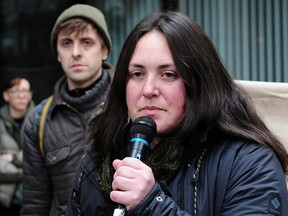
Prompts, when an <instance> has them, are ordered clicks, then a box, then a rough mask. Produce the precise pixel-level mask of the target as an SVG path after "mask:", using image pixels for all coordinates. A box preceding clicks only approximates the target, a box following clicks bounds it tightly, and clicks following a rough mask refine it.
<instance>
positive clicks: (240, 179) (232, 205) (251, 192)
mask: <svg viewBox="0 0 288 216" xmlns="http://www.w3.org/2000/svg"><path fill="white" fill-rule="evenodd" d="M232 161H233V160H230V163H232ZM221 215H223V216H226V215H227V216H228V215H283V216H284V215H288V192H287V186H286V182H285V176H284V173H283V169H282V167H281V164H280V162H279V161H278V159H277V157H276V155H275V154H274V152H273V151H271V150H269V149H268V148H266V147H264V146H262V147H259V148H251V149H250V150H249V151H245V152H244V151H243V152H240V153H239V154H238V156H237V158H235V160H234V162H233V163H232V169H231V173H230V178H229V182H228V184H227V188H226V194H225V198H224V200H223V204H222V209H221Z"/></svg>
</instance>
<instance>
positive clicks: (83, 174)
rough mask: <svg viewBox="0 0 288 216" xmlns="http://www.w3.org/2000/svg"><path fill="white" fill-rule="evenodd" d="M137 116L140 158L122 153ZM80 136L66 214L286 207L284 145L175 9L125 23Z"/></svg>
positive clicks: (243, 211) (269, 211) (274, 211)
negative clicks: (112, 65) (147, 125)
mask: <svg viewBox="0 0 288 216" xmlns="http://www.w3.org/2000/svg"><path fill="white" fill-rule="evenodd" d="M141 116H148V117H151V118H152V119H153V120H154V121H155V123H156V125H157V133H156V135H155V138H154V139H153V141H152V142H151V144H150V146H149V149H148V153H147V158H146V159H144V160H143V161H141V160H138V159H136V158H132V157H127V155H128V152H129V148H130V136H129V130H130V128H131V124H132V123H133V122H134V121H135V119H137V118H138V117H141ZM89 135H90V136H89V139H88V140H89V141H88V142H89V144H90V145H91V148H90V150H89V152H88V153H87V154H86V155H85V156H84V157H83V158H82V161H81V165H80V169H79V172H78V175H77V177H76V179H75V184H74V188H73V191H72V193H71V196H70V200H69V207H68V212H69V214H71V215H77V214H79V215H111V214H112V213H113V211H114V209H115V208H116V207H117V206H118V204H121V205H122V206H125V211H126V213H127V215H141V216H144V215H155V216H156V215H157V216H158V215H205V216H208V215H229V216H230V215H288V195H287V188H286V182H285V173H287V158H288V155H287V152H286V150H285V148H284V147H283V145H282V144H281V143H280V142H279V141H278V140H277V138H276V137H275V136H274V135H273V134H272V133H271V132H270V131H269V130H268V128H267V127H266V126H265V124H264V123H263V121H262V120H261V119H260V118H259V116H258V115H257V114H256V112H255V110H254V108H253V106H252V102H251V101H250V99H249V97H248V95H247V94H246V93H245V92H244V90H242V89H241V88H240V87H239V86H238V85H236V84H235V82H234V81H233V79H232V77H231V76H230V75H229V73H228V72H227V70H226V69H225V67H224V65H223V64H222V62H221V60H220V58H219V56H218V54H217V51H216V49H215V48H214V46H213V44H212V43H211V41H210V39H209V38H208V37H207V36H206V34H205V33H204V31H203V30H202V29H201V28H200V27H199V26H198V25H197V24H196V23H195V22H194V21H192V20H191V19H190V18H189V17H187V16H185V15H183V14H181V13H178V12H171V11H168V12H161V13H160V12H159V13H158V12H155V13H151V14H150V15H148V16H146V17H145V18H144V19H143V20H141V21H140V22H139V23H138V24H137V25H136V27H135V28H134V29H133V30H132V32H131V33H130V35H129V36H128V38H127V40H126V42H125V44H124V46H123V49H122V51H121V53H120V57H119V60H118V64H117V68H116V71H115V76H114V80H113V83H112V86H111V90H110V93H109V96H108V100H107V103H106V105H105V109H104V111H103V113H102V115H101V116H100V117H99V118H97V119H94V122H93V125H92V126H91V130H90V134H89ZM117 203H118V204H117ZM114 215H116V214H114Z"/></svg>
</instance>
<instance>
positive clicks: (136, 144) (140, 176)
mask: <svg viewBox="0 0 288 216" xmlns="http://www.w3.org/2000/svg"><path fill="white" fill-rule="evenodd" d="M156 132H157V129H156V123H155V121H154V120H153V119H152V118H150V117H148V116H142V117H139V118H137V119H135V121H134V122H133V124H132V126H131V129H130V135H131V146H130V150H129V154H128V157H127V158H124V159H123V160H122V161H120V160H115V161H114V162H113V166H114V168H115V174H114V181H113V183H112V188H113V191H112V192H111V194H110V197H111V199H112V200H113V201H116V202H117V200H118V201H119V202H120V201H121V203H125V204H126V205H127V206H128V208H130V207H133V206H135V205H137V204H138V203H139V202H140V201H141V200H142V199H143V198H144V197H145V196H146V195H147V193H148V192H149V191H150V190H151V188H152V187H153V186H154V184H155V179H154V176H153V173H152V170H151V169H150V167H148V166H147V165H145V164H143V163H142V162H141V161H140V160H142V159H143V158H144V157H145V156H146V152H147V149H148V147H149V144H150V142H151V141H152V140H153V138H154V136H155V134H156ZM136 159H137V160H136ZM125 211H126V207H125V205H122V204H119V205H118V206H117V208H116V209H115V210H114V214H113V216H123V215H124V214H125Z"/></svg>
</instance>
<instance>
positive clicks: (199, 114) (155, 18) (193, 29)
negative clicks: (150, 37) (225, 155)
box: [89, 11, 288, 172]
mask: <svg viewBox="0 0 288 216" xmlns="http://www.w3.org/2000/svg"><path fill="white" fill-rule="evenodd" d="M155 29H156V30H157V31H159V32H161V33H163V35H164V36H165V37H166V39H167V42H168V45H169V48H170V50H171V53H172V56H173V59H174V62H175V64H176V67H177V71H178V73H179V75H180V76H181V78H182V79H183V80H184V82H185V86H186V94H187V103H186V111H185V113H186V114H185V118H184V119H183V121H182V122H181V125H180V127H179V130H178V133H179V134H180V135H181V136H183V137H186V136H189V134H190V135H191V134H193V133H195V131H196V130H197V129H199V128H208V127H210V128H215V129H216V130H218V131H220V132H221V133H223V134H224V135H226V136H230V137H238V138H243V139H245V140H250V141H253V142H258V143H260V144H263V145H265V146H268V147H269V148H271V149H273V150H274V152H275V153H276V155H277V157H278V159H279V161H280V162H281V165H282V167H283V170H284V171H285V172H287V158H288V155H287V151H286V150H285V148H284V147H283V145H282V144H281V143H280V142H279V141H278V140H277V138H276V137H275V136H274V135H273V134H272V133H271V132H270V131H269V130H268V128H267V127H266V126H265V124H264V123H263V121H262V120H261V119H260V118H259V116H258V115H257V114H256V112H255V110H254V107H253V106H252V105H251V104H252V103H251V101H250V100H249V97H248V95H247V94H246V93H245V92H244V91H243V90H242V89H241V88H240V87H238V85H236V84H235V82H234V80H233V79H232V77H231V76H230V75H229V73H228V72H227V70H226V68H225V67H224V65H223V63H222V61H221V59H220V57H219V55H218V53H217V51H216V49H215V48H214V45H213V44H212V42H211V41H210V39H209V38H208V37H207V35H206V34H205V33H204V31H203V30H202V29H201V28H200V27H199V26H198V25H197V24H196V23H195V22H194V21H192V20H191V19H190V18H189V17H187V16H186V15H183V14H181V13H178V12H172V11H168V12H161V13H160V12H159V13H158V12H155V13H152V14H150V15H148V16H146V17H145V18H144V19H143V20H141V21H140V22H139V23H138V24H137V25H136V27H135V28H134V29H133V30H132V31H131V33H130V34H129V36H128V38H127V39H126V42H125V44H124V46H123V48H122V51H121V53H120V56H119V60H118V64H117V67H116V71H115V76H114V80H113V83H112V86H111V90H110V93H109V96H108V99H107V102H106V105H105V109H104V111H103V114H102V115H101V116H100V117H99V119H98V122H97V124H95V125H94V126H93V129H92V130H91V131H90V140H89V141H90V142H91V143H92V144H93V146H92V151H93V152H94V155H97V157H98V158H101V157H102V156H103V155H104V154H105V153H106V152H109V151H110V150H111V148H113V145H115V144H116V143H117V142H119V141H121V139H122V138H123V134H125V133H126V132H127V130H128V129H127V128H128V127H129V125H128V126H127V113H128V109H127V105H126V94H125V89H126V88H125V87H126V79H127V74H128V65H129V61H130V59H131V56H132V55H133V52H134V50H135V47H136V44H137V42H138V41H139V39H140V38H141V37H142V36H143V35H144V34H146V33H147V32H150V31H152V30H155ZM188 144H189V143H187V145H188ZM95 153H96V154H95Z"/></svg>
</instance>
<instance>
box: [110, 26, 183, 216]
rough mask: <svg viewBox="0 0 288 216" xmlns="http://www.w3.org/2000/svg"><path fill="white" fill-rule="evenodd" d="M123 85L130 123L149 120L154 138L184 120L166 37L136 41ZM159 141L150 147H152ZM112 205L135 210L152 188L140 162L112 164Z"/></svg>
mask: <svg viewBox="0 0 288 216" xmlns="http://www.w3.org/2000/svg"><path fill="white" fill-rule="evenodd" d="M128 70H129V78H128V81H127V84H126V103H127V106H128V112H129V115H130V117H131V119H132V120H134V119H136V118H137V117H140V116H150V117H152V118H153V119H154V121H155V122H156V124H157V134H158V135H165V134H167V133H169V132H171V131H173V130H174V129H175V128H176V126H177V125H178V124H179V122H180V121H181V119H182V118H183V116H184V112H185V102H186V90H185V85H184V81H183V80H182V79H181V77H180V76H179V74H178V72H177V68H176V66H175V63H174V60H173V58H172V55H171V51H170V49H169V47H168V44H167V40H166V38H165V36H164V35H163V34H162V33H160V32H158V31H156V30H153V31H151V32H149V33H146V34H145V35H144V36H142V38H141V39H140V40H139V41H138V44H137V46H136V49H135V51H134V53H133V55H132V58H131V60H130V63H129V69H128ZM155 140H158V138H155V139H154V141H153V144H152V148H153V145H154V146H155V145H156V144H157V142H155ZM113 167H114V169H115V174H114V180H113V182H112V188H113V191H112V192H111V193H110V197H111V199H112V200H113V201H114V202H117V203H120V204H124V205H125V206H126V208H127V210H128V211H129V210H131V209H132V208H133V207H135V206H136V205H137V204H139V202H141V200H143V198H144V197H145V196H146V195H147V194H148V193H149V191H150V190H151V189H152V187H153V186H154V185H155V179H154V175H153V172H152V170H151V168H150V167H148V166H147V165H145V164H144V163H143V162H142V161H140V160H138V159H135V158H131V157H126V158H124V159H123V160H114V161H113Z"/></svg>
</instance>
